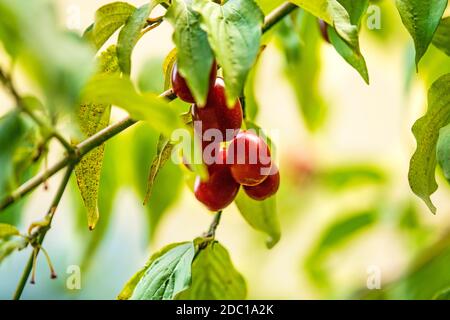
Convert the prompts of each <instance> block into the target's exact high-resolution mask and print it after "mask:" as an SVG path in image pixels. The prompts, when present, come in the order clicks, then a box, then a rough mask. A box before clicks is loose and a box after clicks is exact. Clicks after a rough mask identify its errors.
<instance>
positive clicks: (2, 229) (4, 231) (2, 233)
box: [0, 223, 19, 239]
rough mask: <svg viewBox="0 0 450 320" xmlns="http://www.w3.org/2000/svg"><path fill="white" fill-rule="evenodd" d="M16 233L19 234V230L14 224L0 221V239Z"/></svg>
mask: <svg viewBox="0 0 450 320" xmlns="http://www.w3.org/2000/svg"><path fill="white" fill-rule="evenodd" d="M17 235H19V230H17V228H16V227H15V226H13V225H10V224H7V223H0V239H1V238H6V237H10V236H17Z"/></svg>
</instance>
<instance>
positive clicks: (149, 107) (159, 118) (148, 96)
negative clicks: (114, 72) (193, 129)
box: [83, 75, 184, 137]
mask: <svg viewBox="0 0 450 320" xmlns="http://www.w3.org/2000/svg"><path fill="white" fill-rule="evenodd" d="M83 93H84V99H85V100H87V101H95V103H101V104H112V105H115V106H118V107H121V108H123V109H125V110H127V111H128V112H129V113H130V115H131V117H133V118H134V119H136V120H145V121H148V123H149V125H151V126H152V127H153V128H154V129H155V130H156V131H159V132H161V133H163V134H165V135H166V136H168V137H170V136H171V134H172V132H173V130H176V129H179V128H182V127H183V126H184V124H183V123H182V121H181V120H180V118H179V116H178V114H177V112H176V111H175V110H174V109H173V108H172V107H171V105H170V104H169V103H168V102H167V101H165V100H164V99H163V98H159V97H158V96H157V95H156V94H153V93H145V94H139V93H137V92H136V89H135V88H134V86H133V83H132V82H131V81H130V80H129V79H127V78H120V77H118V76H108V75H100V76H95V77H94V78H93V79H91V81H90V82H89V83H88V84H87V85H86V87H85V89H84V92H83Z"/></svg>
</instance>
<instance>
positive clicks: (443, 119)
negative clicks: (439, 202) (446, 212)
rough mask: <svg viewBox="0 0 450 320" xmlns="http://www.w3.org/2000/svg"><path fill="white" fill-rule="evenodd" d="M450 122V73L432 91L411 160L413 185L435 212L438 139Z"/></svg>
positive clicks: (416, 126) (417, 129)
mask: <svg viewBox="0 0 450 320" xmlns="http://www.w3.org/2000/svg"><path fill="white" fill-rule="evenodd" d="M449 122H450V74H447V75H444V76H442V77H441V78H439V79H438V80H437V81H436V82H435V83H434V84H433V85H432V86H431V88H430V90H429V91H428V110H427V113H426V114H425V116H423V117H422V118H420V119H419V120H417V121H416V123H415V124H414V126H413V128H412V131H413V133H414V136H415V138H416V141H417V149H416V151H415V153H414V154H413V156H412V158H411V161H410V164H409V174H408V178H409V185H410V187H411V189H412V191H413V192H414V193H415V194H416V195H417V196H419V197H420V198H422V200H423V201H425V203H426V204H427V206H428V208H429V209H430V210H431V212H433V213H435V212H436V207H435V206H434V205H433V203H432V201H431V199H430V196H431V195H432V194H433V193H434V192H435V191H436V190H437V187H438V186H437V184H436V179H435V170H436V164H437V161H436V143H437V141H438V137H439V130H440V129H441V128H442V127H444V126H446V125H447V124H448V123H449Z"/></svg>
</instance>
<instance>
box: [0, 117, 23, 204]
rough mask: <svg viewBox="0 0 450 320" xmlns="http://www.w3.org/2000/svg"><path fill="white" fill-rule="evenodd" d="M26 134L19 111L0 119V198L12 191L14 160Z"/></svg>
mask: <svg viewBox="0 0 450 320" xmlns="http://www.w3.org/2000/svg"><path fill="white" fill-rule="evenodd" d="M25 134H26V124H25V121H24V120H23V119H22V117H21V115H20V113H19V112H17V111H11V112H9V113H7V114H6V115H4V116H3V117H0V150H1V152H0V165H1V168H2V169H1V170H2V174H1V175H0V196H1V198H3V197H4V196H6V193H7V192H9V191H10V189H12V188H11V184H12V181H11V180H12V176H13V174H14V166H13V159H14V156H15V154H16V151H17V148H18V146H19V145H20V143H21V141H22V139H23V138H24V137H25Z"/></svg>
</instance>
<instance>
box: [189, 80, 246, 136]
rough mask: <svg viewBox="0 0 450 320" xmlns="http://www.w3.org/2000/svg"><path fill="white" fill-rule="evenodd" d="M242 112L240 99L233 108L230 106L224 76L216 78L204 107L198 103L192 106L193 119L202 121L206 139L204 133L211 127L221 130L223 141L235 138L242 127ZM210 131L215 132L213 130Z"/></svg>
mask: <svg viewBox="0 0 450 320" xmlns="http://www.w3.org/2000/svg"><path fill="white" fill-rule="evenodd" d="M242 114H243V113H242V106H241V103H240V101H239V100H237V101H236V103H235V104H234V106H233V107H232V108H228V106H227V103H226V96H225V82H224V81H223V79H222V78H217V79H216V81H215V84H214V86H213V87H212V88H211V90H210V91H209V94H208V99H207V102H206V105H205V106H204V107H199V106H197V105H196V104H194V105H193V106H192V118H193V120H194V121H201V125H202V126H201V128H202V130H201V134H202V137H203V139H202V140H205V137H204V136H203V134H204V133H205V132H207V130H210V129H217V130H219V131H220V134H221V135H222V139H221V141H229V140H231V139H233V138H234V137H235V136H236V134H237V133H238V132H239V129H240V128H241V125H242ZM227 131H228V132H227ZM210 133H211V134H214V132H211V131H210ZM227 133H228V134H227ZM196 134H200V132H196ZM206 140H207V139H206ZM221 141H217V142H221Z"/></svg>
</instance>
